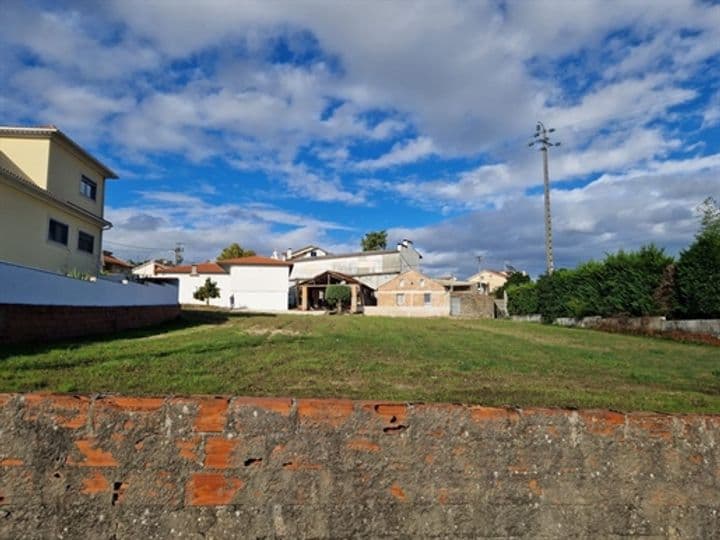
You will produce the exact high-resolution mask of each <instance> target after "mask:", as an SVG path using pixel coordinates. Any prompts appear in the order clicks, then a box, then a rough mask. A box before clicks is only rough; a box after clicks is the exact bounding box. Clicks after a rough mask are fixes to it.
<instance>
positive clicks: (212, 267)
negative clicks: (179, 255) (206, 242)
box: [157, 262, 227, 274]
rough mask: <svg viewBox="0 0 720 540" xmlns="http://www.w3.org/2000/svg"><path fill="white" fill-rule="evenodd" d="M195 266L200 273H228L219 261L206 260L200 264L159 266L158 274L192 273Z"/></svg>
mask: <svg viewBox="0 0 720 540" xmlns="http://www.w3.org/2000/svg"><path fill="white" fill-rule="evenodd" d="M193 267H196V269H197V273H198V274H227V272H226V271H225V269H224V268H223V267H222V266H220V265H219V264H217V263H214V262H206V263H198V264H186V265H183V266H168V267H166V268H159V269H158V270H157V273H158V274H191V273H192V270H193Z"/></svg>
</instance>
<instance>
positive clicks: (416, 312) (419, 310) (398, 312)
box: [365, 270, 494, 318]
mask: <svg viewBox="0 0 720 540" xmlns="http://www.w3.org/2000/svg"><path fill="white" fill-rule="evenodd" d="M375 297H376V298H377V306H374V307H366V308H365V314H367V315H385V316H391V317H392V316H400V317H447V316H450V315H453V316H466V317H487V318H492V317H493V316H494V303H493V299H492V298H491V297H489V296H487V295H483V294H479V293H478V291H477V288H476V287H475V285H474V284H473V283H470V282H469V281H458V280H455V279H450V278H447V279H435V278H431V277H429V276H426V275H424V274H422V273H420V272H418V271H416V270H410V271H408V272H403V273H402V274H400V275H399V276H397V277H395V278H393V279H391V280H390V281H388V282H387V283H384V284H382V285H380V286H379V287H378V288H377V290H376V291H375Z"/></svg>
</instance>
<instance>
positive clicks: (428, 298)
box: [423, 292, 432, 306]
mask: <svg viewBox="0 0 720 540" xmlns="http://www.w3.org/2000/svg"><path fill="white" fill-rule="evenodd" d="M423 302H424V303H425V305H426V306H429V305H430V304H432V296H431V294H430V293H429V292H426V293H425V294H423Z"/></svg>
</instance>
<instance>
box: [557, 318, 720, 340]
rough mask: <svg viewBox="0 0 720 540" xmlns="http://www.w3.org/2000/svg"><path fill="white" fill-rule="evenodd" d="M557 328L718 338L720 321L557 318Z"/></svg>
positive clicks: (719, 335)
mask: <svg viewBox="0 0 720 540" xmlns="http://www.w3.org/2000/svg"><path fill="white" fill-rule="evenodd" d="M555 324H557V325H559V326H577V327H580V328H597V329H599V330H611V331H626V332H627V331H640V332H647V333H653V332H657V333H670V332H687V333H690V334H701V335H707V336H713V337H716V338H720V319H692V320H667V319H666V318H665V317H583V318H581V319H574V318H572V317H559V318H557V319H555Z"/></svg>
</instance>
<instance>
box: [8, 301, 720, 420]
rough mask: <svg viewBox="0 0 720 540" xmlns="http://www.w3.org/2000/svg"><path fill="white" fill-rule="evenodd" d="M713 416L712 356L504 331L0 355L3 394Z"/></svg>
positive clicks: (139, 343)
mask: <svg viewBox="0 0 720 540" xmlns="http://www.w3.org/2000/svg"><path fill="white" fill-rule="evenodd" d="M38 389H42V390H52V391H61V392H62V391H65V392H69V391H73V392H123V393H131V394H170V393H183V394H184V393H227V394H236V395H292V396H295V397H301V396H313V397H330V396H333V397H351V398H368V399H392V400H407V401H459V402H465V403H483V404H488V405H517V406H530V405H538V406H565V407H583V408H586V407H609V408H615V409H620V410H656V411H675V412H690V411H698V412H700V411H702V412H716V413H717V412H720V349H718V348H717V347H710V346H702V345H688V344H681V343H675V342H670V341H665V340H659V339H652V338H644V337H632V336H622V335H616V334H606V333H601V332H593V331H586V330H577V329H564V328H557V327H548V326H541V325H537V324H530V323H527V324H525V323H513V322H509V321H480V320H478V321H473V320H451V319H417V320H415V319H386V318H365V317H352V316H343V317H302V316H277V317H273V316H230V317H227V316H224V315H219V314H211V313H202V312H191V313H187V314H186V315H185V321H184V322H182V323H177V324H172V325H168V326H164V327H161V328H156V329H150V330H144V331H137V332H128V333H124V334H120V335H118V336H114V337H112V338H102V339H96V340H86V341H79V342H78V341H76V342H64V343H56V344H51V345H42V346H39V345H38V346H23V347H13V348H6V349H5V350H2V351H0V391H6V392H7V391H30V390H38Z"/></svg>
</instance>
